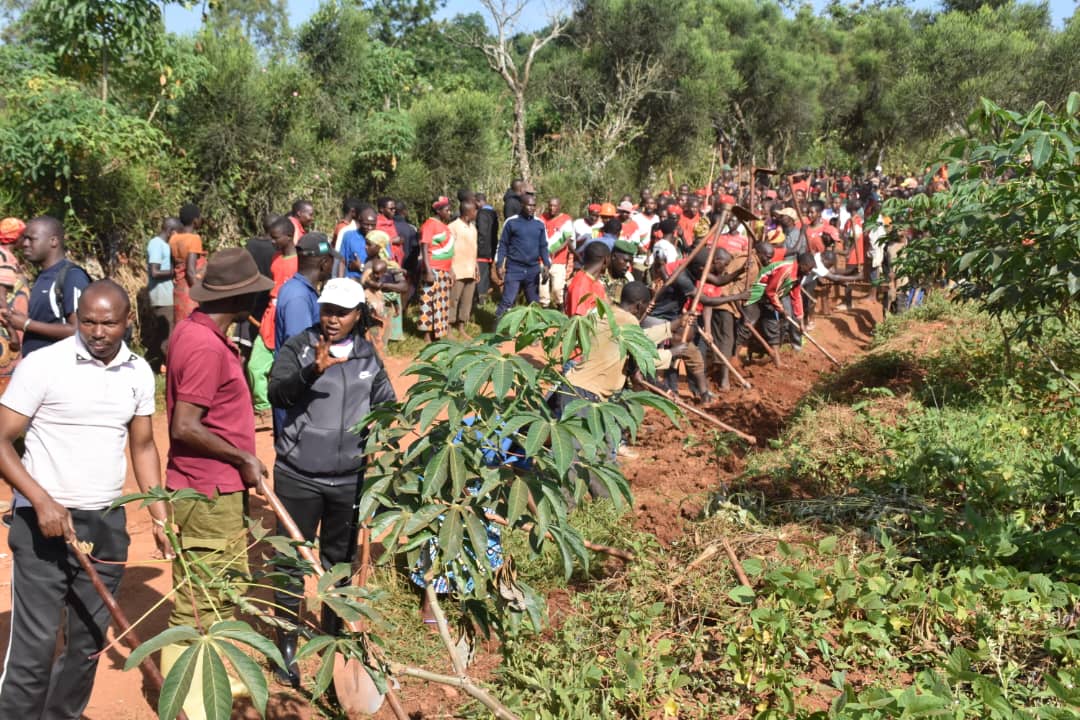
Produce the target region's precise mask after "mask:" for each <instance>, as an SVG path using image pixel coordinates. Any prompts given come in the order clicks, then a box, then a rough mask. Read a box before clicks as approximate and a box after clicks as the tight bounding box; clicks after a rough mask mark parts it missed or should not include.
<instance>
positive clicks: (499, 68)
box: [467, 0, 567, 182]
mask: <svg viewBox="0 0 1080 720" xmlns="http://www.w3.org/2000/svg"><path fill="white" fill-rule="evenodd" d="M480 4H481V5H483V6H484V9H485V10H487V12H488V14H489V15H490V16H491V22H492V25H494V27H495V35H494V37H491V36H487V35H473V36H471V37H469V38H468V39H467V41H468V42H469V43H470V44H472V45H473V47H477V48H479V49H480V50H482V51H483V53H484V57H485V58H487V62H488V67H490V68H491V69H492V70H493V71H495V72H496V73H498V74H499V77H501V78H502V79H503V82H505V83H506V87H507V88H508V89H509V90H510V94H511V96H512V97H513V103H514V122H513V127H512V129H511V131H510V142H511V146H512V148H513V165H514V168H515V169H516V171H517V172H518V174H519V175H520V176H521V177H522V178H524V179H525V181H526V182H531V180H532V167H531V166H530V163H529V148H528V145H527V143H526V141H525V127H526V123H527V117H526V106H525V93H526V92H527V91H528V89H529V81H530V80H531V78H532V69H533V63H534V62H536V55H537V53H539V52H540V51H541V50H542V49H543V48H544V47H545V46H546V45H547V44H548V43H550V42H551V41H552V40H555V39H556V38H560V37H562V36H563V35H564V34H565V32H566V26H567V20H566V18H565V16H563V15H554V16H552V17H551V18H549V20H550V23H549V25H548V26H547V28H545V29H544V30H542V31H541V32H539V33H536V34H534V35H532V40H531V42H530V43H529V47H528V50H526V51H524V57H521V54H520V53H519V52H518V50H517V48H516V46H515V41H516V39H517V37H518V35H519V34H520V33H519V29H518V26H519V23H520V22H521V16H522V13H523V12H524V10H525V8H526V6H527V5H528V4H529V2H528V0H513V1H512V2H507V0H480Z"/></svg>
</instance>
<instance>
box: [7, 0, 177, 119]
mask: <svg viewBox="0 0 1080 720" xmlns="http://www.w3.org/2000/svg"><path fill="white" fill-rule="evenodd" d="M24 21H25V22H26V25H27V27H28V28H30V32H31V33H32V35H33V36H34V37H36V38H37V39H40V40H41V41H42V42H43V43H44V44H45V45H46V46H47V47H48V48H50V49H51V50H52V52H53V53H54V54H55V55H56V58H57V66H58V68H59V69H60V71H61V72H62V73H63V74H64V75H68V76H69V77H74V78H76V79H78V80H82V81H84V82H86V81H89V80H91V79H92V78H94V77H97V78H98V80H99V83H100V92H101V99H102V100H103V101H105V100H107V99H108V97H109V76H110V73H111V72H112V71H113V69H114V68H115V67H116V66H118V65H120V64H121V63H130V62H132V61H133V60H135V59H140V58H146V57H150V56H153V55H154V54H155V53H157V51H158V48H159V47H160V42H161V39H162V37H163V36H164V32H165V25H164V23H163V21H162V17H161V3H159V2H157V1H156V0H81V1H80V2H69V0H37V2H34V3H33V5H31V6H30V7H29V8H28V9H27V11H26V14H25V16H24Z"/></svg>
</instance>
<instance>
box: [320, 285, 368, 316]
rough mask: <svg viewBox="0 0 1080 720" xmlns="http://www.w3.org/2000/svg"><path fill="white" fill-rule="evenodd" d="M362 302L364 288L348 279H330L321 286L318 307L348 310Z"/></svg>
mask: <svg viewBox="0 0 1080 720" xmlns="http://www.w3.org/2000/svg"><path fill="white" fill-rule="evenodd" d="M362 302H364V288H363V287H362V286H361V285H360V283H358V282H356V281H355V280H352V279H350V278H331V279H330V280H327V281H326V284H325V285H323V290H322V294H321V295H319V304H320V305H337V306H338V307H343V308H349V309H350V310H351V309H353V308H356V307H359V306H360V303H362Z"/></svg>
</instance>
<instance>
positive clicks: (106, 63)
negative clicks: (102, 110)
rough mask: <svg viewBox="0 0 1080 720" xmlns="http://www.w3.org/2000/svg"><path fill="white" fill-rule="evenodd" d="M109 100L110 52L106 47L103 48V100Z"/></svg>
mask: <svg viewBox="0 0 1080 720" xmlns="http://www.w3.org/2000/svg"><path fill="white" fill-rule="evenodd" d="M108 101H109V53H108V49H107V48H106V47H103V48H102V49H101V102H103V103H104V102H108Z"/></svg>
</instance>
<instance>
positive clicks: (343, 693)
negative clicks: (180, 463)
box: [259, 480, 397, 719]
mask: <svg viewBox="0 0 1080 720" xmlns="http://www.w3.org/2000/svg"><path fill="white" fill-rule="evenodd" d="M259 492H261V493H262V494H263V497H265V498H266V501H267V502H268V503H270V507H272V508H273V509H274V514H275V515H277V518H278V520H280V521H281V524H282V525H283V526H284V527H285V530H286V532H288V534H289V537H290V538H292V539H293V540H295V541H296V542H298V543H306V542H307V541H306V540H305V539H304V536H303V534H301V532H300V528H298V527H297V526H296V522H295V521H294V520H293V519H292V516H291V515H289V511H288V510H286V509H285V506H284V505H282V504H281V500H280V499H279V498H278V496H277V495H275V494H274V491H273V490H271V489H270V488H268V487H267V486H266V483H265V482H263V481H262V480H260V481H259ZM297 550H298V551H299V552H300V556H301V557H303V558H304V560H306V561H308V562H309V563H311V565H312V567H313V568H315V574H316V575H318V576H320V577H321V576H322V575H323V574H324V572H325V571H324V570H323V566H322V563H320V562H319V561H318V560H316V559H315V553H313V552H312V551H311V548H309V547H307V546H306V545H300V546H298V547H297ZM345 625H346V627H348V628H349V631H350V632H354V633H359V632H363V628H362V627H361V626H360V623H359V622H356V621H354V620H346V621H345ZM334 692H335V693H337V699H338V702H339V703H340V704H341V708H342V709H343V710H344V711H345V714H346V715H348V716H349V718H350V719H352V718H360V717H365V716H369V715H374V714H375V713H376V712H378V710H379V708H380V707H382V704H383V700H384V699H385V696H384V695H383V694H382V693H380V692H379V689H378V688H377V687H375V682H374V681H373V680H372V679H371V675H370V674H368V671H367V669H366V668H365V667H364V664H363V663H362V662H360V661H359V660H357V659H356V658H349V659H348V660H346V659H345V658H344V657H342V655H341V654H336V655H335V657H334ZM396 704H397V703H394V702H391V705H392V706H394V705H396ZM394 709H395V714H396V711H397V708H394Z"/></svg>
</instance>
